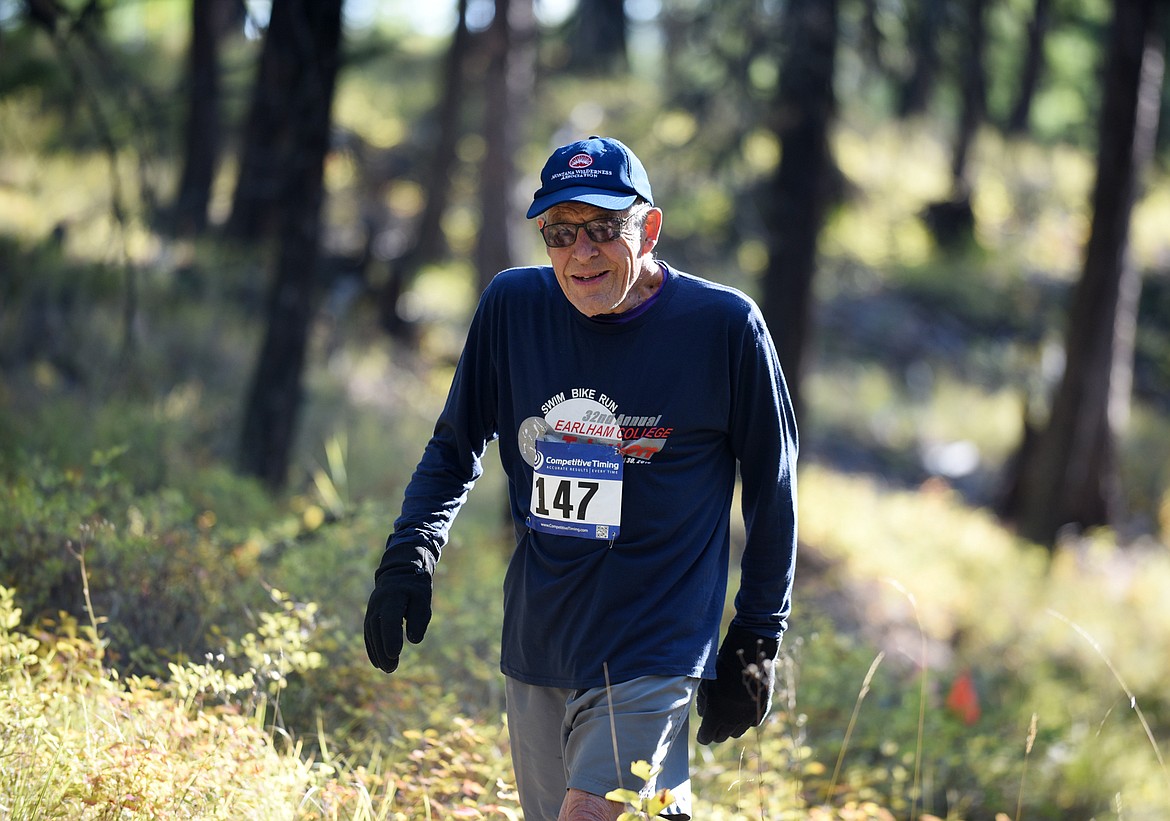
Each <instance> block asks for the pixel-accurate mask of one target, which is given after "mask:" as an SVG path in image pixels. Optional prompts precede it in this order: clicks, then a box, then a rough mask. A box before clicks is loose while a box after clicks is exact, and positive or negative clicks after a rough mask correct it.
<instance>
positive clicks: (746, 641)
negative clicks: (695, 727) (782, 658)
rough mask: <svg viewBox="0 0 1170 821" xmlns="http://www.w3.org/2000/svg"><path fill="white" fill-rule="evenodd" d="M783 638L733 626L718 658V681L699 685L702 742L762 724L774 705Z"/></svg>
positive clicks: (716, 663) (716, 677) (698, 701)
mask: <svg viewBox="0 0 1170 821" xmlns="http://www.w3.org/2000/svg"><path fill="white" fill-rule="evenodd" d="M779 649H780V641H779V639H767V638H763V637H762V636H758V635H756V634H755V633H752V632H751V631H750V630H745V629H744V628H742V627H737V626H735V625H732V626H731V627H729V628H727V635H726V636H724V638H723V644H722V645H720V647H719V655H718V656H717V657H716V659H715V680H714V681H711V680H709V679H704V680H703V681H702V682H701V683H700V684H699V694H698V697H697V706H698V709H699V715H700V716H702V718H703V722H702V723H701V724H700V725H699V733H698V736H697V738H696V740H697V741H698V742H699V743H700V744H710V743H711V742H712V741H726V740H727V739H728V738H739V737H740V736H741V735H743V734H744V733H746V732H747V731H748V728H750V727H758V726H759V725H760V724H761V723H762V722H763V721H764V717H765V716H767V715H768V710H769V709H771V707H772V687H773V684H774V683H775V679H776V652H777V651H778V650H779Z"/></svg>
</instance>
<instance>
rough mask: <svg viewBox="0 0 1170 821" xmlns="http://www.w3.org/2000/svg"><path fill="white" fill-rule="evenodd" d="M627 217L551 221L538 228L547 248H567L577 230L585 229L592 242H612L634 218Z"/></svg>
mask: <svg viewBox="0 0 1170 821" xmlns="http://www.w3.org/2000/svg"><path fill="white" fill-rule="evenodd" d="M635 216H639V215H631V216H628V217H624V218H623V217H602V218H601V219H595V220H589V221H588V222H553V223H550V224H548V225H545V226H544V227H542V228H541V229H540V234H541V236H543V237H544V244H545V245H547V246H548V247H549V248H568V247H570V246H571V245H573V244H574V243H575V242H576V241H577V232H578V231H579V230H581V229H582V228H584V229H585V236H587V237H589V239H590V241H592V242H613V241H614V240H615V239H617V238H618V237H620V236H621V235H622V228H624V227H625V225H626V223H627V222H629V221H630V220H632V219H634V217H635Z"/></svg>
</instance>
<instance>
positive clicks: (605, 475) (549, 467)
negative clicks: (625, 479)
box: [528, 440, 625, 540]
mask: <svg viewBox="0 0 1170 821" xmlns="http://www.w3.org/2000/svg"><path fill="white" fill-rule="evenodd" d="M624 467H625V465H624V460H623V459H622V457H621V455H620V454H619V453H618V452H617V449H616V448H614V447H613V446H612V445H594V444H580V443H576V442H573V443H569V442H562V441H559V440H552V441H541V440H538V441H537V442H536V464H535V467H534V473H533V477H532V498H531V501H530V503H529V516H528V526H529V527H531V528H532V529H534V530H539V531H543V532H545V533H556V534H559V535H562V536H578V537H581V538H586V539H607V540H611V539H615V538H617V534H618V531H619V529H620V526H621V516H622V472H623V469H624Z"/></svg>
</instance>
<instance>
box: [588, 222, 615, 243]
mask: <svg viewBox="0 0 1170 821" xmlns="http://www.w3.org/2000/svg"><path fill="white" fill-rule="evenodd" d="M585 233H586V234H588V235H589V239H591V240H593V241H594V242H613V241H614V240H615V239H617V238H618V237H619V236H621V233H622V221H621V220H619V219H614V218H608V219H599V220H591V221H590V222H587V223H585Z"/></svg>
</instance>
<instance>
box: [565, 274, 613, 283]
mask: <svg viewBox="0 0 1170 821" xmlns="http://www.w3.org/2000/svg"><path fill="white" fill-rule="evenodd" d="M606 273H608V272H607V271H601V272H600V273H596V274H573V279H575V280H577V281H578V282H593V280H595V279H600V278H601V277H603V276H605V275H606Z"/></svg>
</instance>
